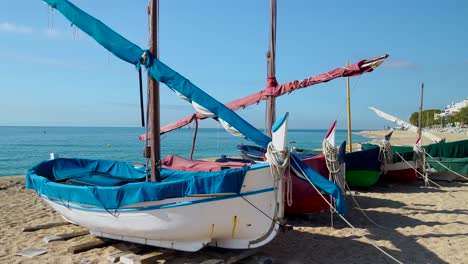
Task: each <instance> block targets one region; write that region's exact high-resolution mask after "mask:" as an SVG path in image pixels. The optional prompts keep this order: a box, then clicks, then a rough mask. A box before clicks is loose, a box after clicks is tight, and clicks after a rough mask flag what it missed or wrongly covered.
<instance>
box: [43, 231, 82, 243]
mask: <svg viewBox="0 0 468 264" xmlns="http://www.w3.org/2000/svg"><path fill="white" fill-rule="evenodd" d="M87 234H89V231H87V230H86V231H80V232H73V233H65V234H58V235H51V236H45V237H44V238H43V240H44V242H46V243H49V242H52V241H57V240H66V239H70V238H74V237H79V236H85V235H87Z"/></svg>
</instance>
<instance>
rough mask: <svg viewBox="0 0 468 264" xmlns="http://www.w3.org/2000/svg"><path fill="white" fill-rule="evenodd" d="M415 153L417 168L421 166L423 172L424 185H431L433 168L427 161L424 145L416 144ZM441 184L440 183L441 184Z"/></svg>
mask: <svg viewBox="0 0 468 264" xmlns="http://www.w3.org/2000/svg"><path fill="white" fill-rule="evenodd" d="M414 153H415V154H416V164H417V168H421V170H422V173H420V175H421V177H422V179H423V180H424V186H425V187H429V173H430V171H431V168H430V167H429V164H427V162H426V151H425V150H424V148H423V147H421V146H418V145H415V146H414ZM439 186H440V185H439Z"/></svg>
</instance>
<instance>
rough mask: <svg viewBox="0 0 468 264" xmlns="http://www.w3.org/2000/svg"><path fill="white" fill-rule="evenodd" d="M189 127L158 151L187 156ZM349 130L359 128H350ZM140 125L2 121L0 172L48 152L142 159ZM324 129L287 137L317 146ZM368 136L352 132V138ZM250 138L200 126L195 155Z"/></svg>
mask: <svg viewBox="0 0 468 264" xmlns="http://www.w3.org/2000/svg"><path fill="white" fill-rule="evenodd" d="M193 132H194V130H193V129H187V128H185V129H179V130H176V131H173V132H171V133H169V134H166V135H163V136H162V137H161V139H162V142H161V152H162V153H161V154H162V156H163V157H165V156H166V155H168V154H177V155H180V156H184V157H189V155H190V149H191V145H192V139H193ZM353 132H357V130H356V131H353ZM143 133H144V129H143V128H128V127H125V128H119V127H2V126H0V176H7V175H22V174H26V172H27V170H28V168H29V167H31V166H32V165H34V164H35V163H37V162H40V161H42V160H45V159H48V158H49V155H50V153H51V152H54V153H58V154H59V156H60V157H63V158H93V159H113V160H119V161H128V162H135V163H144V162H145V160H144V159H143V158H142V153H143V146H144V142H142V141H139V140H138V135H140V134H143ZM325 133H326V129H323V130H322V129H315V130H294V129H292V130H289V134H288V141H289V142H291V141H295V142H297V146H298V147H300V148H306V149H314V148H320V147H321V142H322V139H323V137H324V136H325ZM346 139H347V134H346V130H337V131H336V141H337V143H338V142H342V141H343V140H346ZM365 140H366V138H365V137H362V136H359V135H356V134H353V142H360V141H365ZM240 143H244V144H249V141H247V140H243V139H241V138H236V137H234V136H231V135H230V134H228V133H226V132H225V131H224V130H222V129H217V128H202V129H200V130H199V131H198V137H197V142H196V147H195V153H194V158H208V157H220V156H221V154H225V155H228V156H234V155H238V153H237V151H236V145H237V144H240Z"/></svg>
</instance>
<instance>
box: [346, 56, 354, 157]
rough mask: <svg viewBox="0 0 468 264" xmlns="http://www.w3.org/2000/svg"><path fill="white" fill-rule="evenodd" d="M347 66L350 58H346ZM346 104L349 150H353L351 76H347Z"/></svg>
mask: <svg viewBox="0 0 468 264" xmlns="http://www.w3.org/2000/svg"><path fill="white" fill-rule="evenodd" d="M346 66H349V60H346ZM346 105H347V107H348V150H349V152H352V151H353V141H352V140H351V91H350V85H349V77H346Z"/></svg>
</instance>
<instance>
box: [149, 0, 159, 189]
mask: <svg viewBox="0 0 468 264" xmlns="http://www.w3.org/2000/svg"><path fill="white" fill-rule="evenodd" d="M158 8H159V3H158V0H150V3H149V5H148V18H149V19H148V20H149V21H148V25H149V41H148V42H149V43H148V46H149V51H150V52H151V54H153V55H154V56H155V57H156V58H157V57H158V17H157V16H158ZM148 91H149V98H148V101H149V120H150V122H149V125H150V134H151V143H150V144H151V181H152V182H155V181H158V182H159V181H161V176H160V169H161V148H160V142H161V140H160V119H159V82H158V81H156V80H155V79H153V77H152V76H151V75H150V74H149V72H148Z"/></svg>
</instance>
